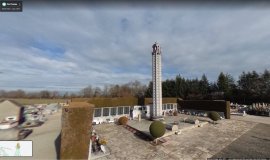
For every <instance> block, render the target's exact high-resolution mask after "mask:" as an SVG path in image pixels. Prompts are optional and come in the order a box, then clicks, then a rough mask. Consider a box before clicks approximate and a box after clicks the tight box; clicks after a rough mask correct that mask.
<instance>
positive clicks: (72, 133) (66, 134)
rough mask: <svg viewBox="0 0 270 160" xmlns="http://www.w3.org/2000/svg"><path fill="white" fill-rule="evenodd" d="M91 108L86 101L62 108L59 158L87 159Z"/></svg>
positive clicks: (91, 115) (72, 103)
mask: <svg viewBox="0 0 270 160" xmlns="http://www.w3.org/2000/svg"><path fill="white" fill-rule="evenodd" d="M93 108H94V106H93V105H90V104H89V103H86V102H71V103H70V104H69V106H67V107H64V108H63V111H62V130H61V148H60V159H88V156H89V146H90V137H91V135H90V130H91V128H92V118H93Z"/></svg>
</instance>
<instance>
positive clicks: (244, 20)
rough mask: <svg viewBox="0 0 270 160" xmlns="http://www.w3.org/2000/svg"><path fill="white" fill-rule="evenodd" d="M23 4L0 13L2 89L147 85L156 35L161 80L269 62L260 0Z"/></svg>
mask: <svg viewBox="0 0 270 160" xmlns="http://www.w3.org/2000/svg"><path fill="white" fill-rule="evenodd" d="M23 7H24V9H23V12H20V13H1V15H0V21H1V22H5V23H3V24H1V25H0V29H1V33H0V41H1V43H0V48H1V50H0V56H1V59H0V63H1V66H0V90H2V89H3V90H17V89H22V90H26V91H31V90H34V91H36V90H57V91H61V92H65V91H69V92H77V91H80V90H81V89H83V88H84V87H87V86H88V85H92V86H97V87H103V86H104V85H105V84H108V85H110V84H124V83H128V82H130V81H135V80H138V81H140V82H142V83H143V84H146V85H148V83H149V81H151V80H152V77H151V76H152V75H151V65H152V60H151V50H152V45H153V43H154V42H155V41H157V42H158V43H159V44H160V45H161V49H162V80H166V79H171V78H175V76H176V75H179V74H180V75H181V76H182V77H184V78H188V79H193V78H199V79H200V78H201V76H202V75H203V74H205V75H206V76H207V78H208V80H209V81H211V82H213V81H216V79H217V77H218V75H219V73H220V72H223V73H228V74H231V75H232V76H233V78H234V79H235V80H237V79H238V76H239V75H240V74H241V73H242V72H249V71H253V70H254V71H257V72H258V73H262V72H263V71H264V70H265V69H269V68H270V66H269V62H268V59H267V57H269V53H268V52H269V49H270V47H269V46H270V30H269V28H270V22H269V21H268V20H269V19H270V14H269V13H270V10H269V7H268V6H265V5H263V4H261V5H259V3H258V5H252V4H246V5H235V6H228V5H225V6H223V5H218V4H216V5H211V4H210V5H202V6H201V5H200V4H199V3H192V4H190V5H183V6H181V5H175V6H173V5H172V6H165V7H164V6H163V5H162V3H157V4H153V5H145V6H135V7H134V6H131V5H123V6H117V5H101V6H93V7H90V6H89V5H85V6H82V5H81V3H80V4H78V5H76V6H74V8H72V10H71V6H69V5H67V6H66V7H65V6H62V7H55V6H53V5H52V4H50V3H48V4H46V5H45V6H44V7H41V6H38V5H30V2H28V3H27V2H24V6H23ZM163 7H164V8H163Z"/></svg>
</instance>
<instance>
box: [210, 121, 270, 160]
mask: <svg viewBox="0 0 270 160" xmlns="http://www.w3.org/2000/svg"><path fill="white" fill-rule="evenodd" d="M269 133H270V125H269V124H262V123H259V124H257V125H256V126H255V127H253V128H252V129H251V130H249V131H248V132H246V133H245V134H243V135H242V136H241V137H240V138H238V139H237V140H235V141H234V142H232V143H231V144H230V145H228V146H227V147H226V148H224V149H223V150H221V151H220V152H219V153H217V154H216V155H214V156H213V157H212V158H215V159H216V158H236V159H241V158H269V157H270V152H269V151H270V134H269Z"/></svg>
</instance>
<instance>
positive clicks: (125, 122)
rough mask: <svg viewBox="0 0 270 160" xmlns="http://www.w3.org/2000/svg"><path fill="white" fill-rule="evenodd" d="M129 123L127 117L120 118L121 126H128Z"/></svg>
mask: <svg viewBox="0 0 270 160" xmlns="http://www.w3.org/2000/svg"><path fill="white" fill-rule="evenodd" d="M127 122H128V118H127V117H125V116H123V117H120V118H119V119H118V123H119V124H120V125H127Z"/></svg>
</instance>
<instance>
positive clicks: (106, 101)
mask: <svg viewBox="0 0 270 160" xmlns="http://www.w3.org/2000/svg"><path fill="white" fill-rule="evenodd" d="M88 103H91V104H94V105H95V107H96V108H97V107H116V106H135V105H138V98H135V97H121V98H91V99H89V100H88Z"/></svg>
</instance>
